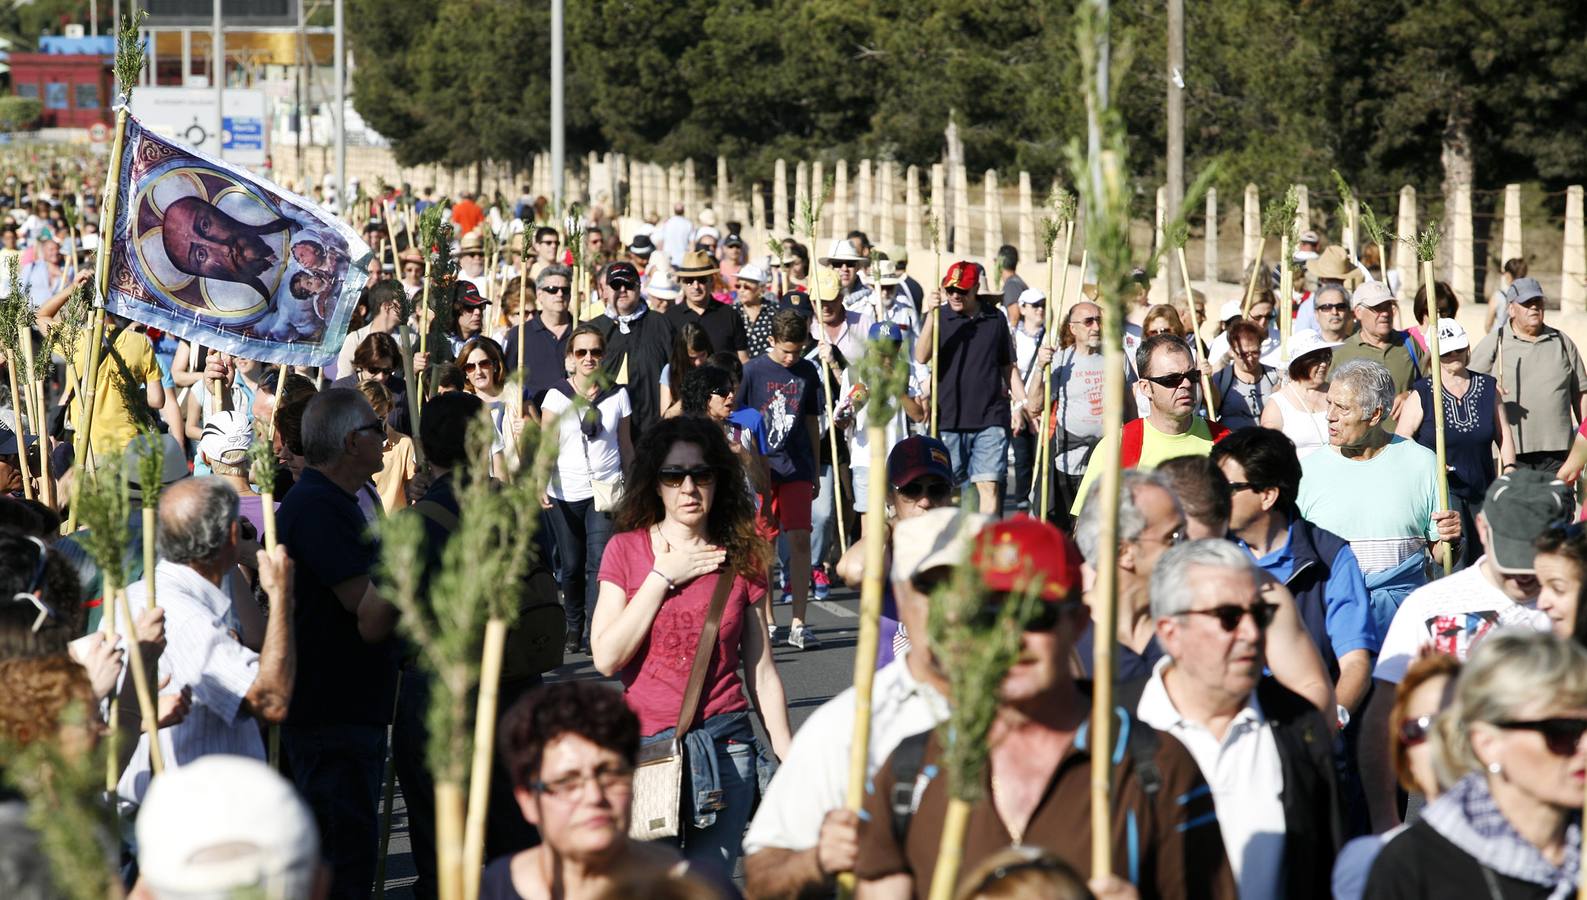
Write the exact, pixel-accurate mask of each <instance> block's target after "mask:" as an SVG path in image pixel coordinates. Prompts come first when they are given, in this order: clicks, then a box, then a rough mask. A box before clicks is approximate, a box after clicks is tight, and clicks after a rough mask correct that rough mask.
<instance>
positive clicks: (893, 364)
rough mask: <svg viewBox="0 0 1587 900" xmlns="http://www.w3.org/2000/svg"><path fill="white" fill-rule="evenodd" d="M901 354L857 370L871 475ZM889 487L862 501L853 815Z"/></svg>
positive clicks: (846, 884) (885, 348)
mask: <svg viewBox="0 0 1587 900" xmlns="http://www.w3.org/2000/svg"><path fill="white" fill-rule="evenodd" d="M900 352H901V351H900V348H898V347H896V346H894V345H893V344H891V343H890V342H888V341H880V340H879V341H870V342H869V347H867V348H866V351H865V356H864V358H862V359H861V360H860V361H859V363H858V366H857V367H856V370H855V371H856V373H857V376H858V382H859V383H860V384H862V385H864V386H865V389H866V396H865V397H864V398H863V400H862V401H861V402H863V403H864V405H865V408H866V418H865V425H866V428H865V431H866V437H867V438H868V439H869V440H868V443H869V445H870V446H869V450H870V454H871V471H872V472H875V473H878V474H880V473H882V472H885V471H887V451H888V449H889V448H888V447H887V423H888V422H890V421H892V419H893V416H894V415H895V413H896V411H897V409H898V403H899V398H900V397H902V396H903V394H904V392H905V390H906V389H907V388H908V386H909V366H908V365H907V363H906V364H903V365H900V362H901V360H899V358H898V354H899V353H900ZM886 554H887V482H886V481H885V480H883V479H882V478H872V479H871V480H870V483H869V485H868V487H867V490H866V499H865V577H864V579H863V580H862V581H861V582H860V636H859V642H858V643H857V644H856V645H855V648H854V740H853V741H852V742H851V743H850V744H849V785H848V791H847V794H846V795H845V797H844V806H845V808H847V809H850V810H853V811H855V812H859V811H860V807H861V806H862V804H864V802H865V782H866V780H867V778H868V777H869V768H870V766H869V760H870V743H871V692H872V686H873V685H874V684H875V678H876V653H877V649H878V646H879V644H880V642H881V618H882V588H883V579H884V578H885V577H886V572H887V569H886V563H885V559H886ZM838 888H839V891H840V893H841V894H843V895H845V896H848V895H851V894H852V893H853V890H854V873H853V872H845V873H843V874H842V875H839V876H838Z"/></svg>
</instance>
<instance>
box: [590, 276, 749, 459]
mask: <svg viewBox="0 0 1587 900" xmlns="http://www.w3.org/2000/svg"><path fill="white" fill-rule="evenodd" d="M606 283H607V285H608V286H610V287H611V289H612V305H611V307H610V308H609V309H607V311H606V314H605V315H603V316H596V317H595V318H594V319H591V320H590V324H592V325H594V326H595V327H596V328H599V329H600V330H601V334H603V335H605V336H606V356H605V357H603V358H602V360H601V365H602V368H604V369H605V370H606V371H607V372H608V373H610V374H611V376H612V377H613V378H614V379H615V380H616V382H617V383H618V384H621V385H626V386H627V387H628V397H629V400H630V401H632V403H633V404H634V413H633V416H632V417H630V418H629V420H628V427H629V430H630V431H631V432H632V433H633V437H634V442H635V444H637V443H638V442H639V437H640V435H642V434H644V433H645V429H646V428H648V427H650V426H652V425H654V424H656V422H658V421H660V420H661V368H662V366H665V365H666V364H667V359H668V358H669V357H670V356H671V354H672V336H673V334H674V331H673V325H672V323H671V322H669V321H667V319H666V317H665V316H662V315H661V314H660V313H656V312H654V311H652V310H651V309H650V307H648V306H646V305H645V300H644V298H643V297H641V296H640V295H639V273H638V271H637V270H635V269H634V267H633V264H631V263H626V262H619V263H613V264H612V265H611V266H609V267H608V268H607V271H606ZM722 309H723V310H724V311H726V312H727V314H728V315H730V316H731V315H733V311H732V310H731V309H729V308H728V307H725V306H724V307H722Z"/></svg>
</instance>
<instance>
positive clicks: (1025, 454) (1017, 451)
mask: <svg viewBox="0 0 1587 900" xmlns="http://www.w3.org/2000/svg"><path fill="white" fill-rule="evenodd" d="M1009 444H1010V445H1011V446H1013V448H1014V507H1015V509H1019V510H1025V509H1029V508H1030V507H1031V506H1032V500H1031V494H1032V491H1034V490H1035V488H1036V484H1037V478H1036V432H1035V430H1034V429H1032V428H1027V429H1025V430H1024V431H1022V432H1020V433H1019V434H1016V435H1013V436H1011V437H1010V438H1009Z"/></svg>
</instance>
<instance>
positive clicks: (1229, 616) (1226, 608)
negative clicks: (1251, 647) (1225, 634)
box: [1185, 601, 1278, 632]
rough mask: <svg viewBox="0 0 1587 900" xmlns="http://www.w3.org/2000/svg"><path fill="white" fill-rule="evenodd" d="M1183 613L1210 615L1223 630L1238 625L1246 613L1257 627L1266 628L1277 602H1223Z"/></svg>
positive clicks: (1275, 612) (1229, 629)
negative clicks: (1247, 604) (1237, 603)
mask: <svg viewBox="0 0 1587 900" xmlns="http://www.w3.org/2000/svg"><path fill="white" fill-rule="evenodd" d="M1185 613H1186V614H1187V615H1197V616H1211V617H1212V618H1215V619H1217V620H1218V625H1219V626H1221V627H1222V628H1223V630H1224V631H1230V632H1232V631H1234V630H1235V629H1236V628H1239V627H1240V620H1241V619H1243V618H1245V614H1246V613H1250V614H1251V621H1252V622H1255V623H1256V627H1257V628H1266V627H1267V626H1268V625H1271V624H1272V623H1273V616H1274V615H1276V614H1277V613H1278V604H1276V603H1263V602H1261V601H1258V602H1256V603H1253V604H1251V605H1250V606H1236V605H1234V604H1233V603H1225V604H1223V605H1222V606H1214V607H1213V608H1211V609H1187V610H1185Z"/></svg>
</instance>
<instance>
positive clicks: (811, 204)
mask: <svg viewBox="0 0 1587 900" xmlns="http://www.w3.org/2000/svg"><path fill="white" fill-rule="evenodd" d="M813 192H814V191H812V193H813ZM799 216H800V218H801V219H802V220H803V223H804V226H805V235H806V236H807V237H808V238H809V240H810V246H811V247H814V246H815V245H816V227H817V226H818V225H819V224H820V222H821V198H820V197H816V198H806V199H805V208H804V209H803V210H801V211H800V213H799ZM820 274H821V273H820V272H819V271H817V272H811V273H810V308H811V309H812V310H814V311H815V317H814V319H813V321H814V323H815V327H816V334H817V336H818V338H819V339H820V341H821V346H822V347H825V348H826V349H827V353H826V354H820V353H818V354H816V355H817V356H819V357H820V358H821V396H822V397H824V398H825V399H826V407H827V439H828V443H829V444H830V445H831V446H830V450H831V453H832V518H833V519H834V520H836V522H837V525H838V547H839V551H838V552H839V553H840V554H841V553H842V552H843V551H844V550H847V549H848V547H849V536H848V529H847V528H846V527H845V526H844V524H843V473H842V471H841V469H839V467H838V423H837V419H836V417H835V416H834V414H833V410H835V409H836V408H837V402H836V401H835V400H834V399H833V397H832V394H833V391H834V389H835V387H836V383H835V382H834V381H833V379H832V364H831V363H830V362H828V360H827V356H828V355H830V353H831V349H832V341H831V339H830V338H828V337H827V326H826V323H825V322H822V321H821V278H820ZM811 449H812V450H814V448H811ZM816 457H817V458H816V469H817V473H816V475H817V477H818V478H819V477H820V471H819V470H820V468H821V460H820V453H819V452H817V453H816ZM810 564H811V565H812V566H819V565H820V564H821V563H820V561H819V560H814V559H812V560H811V561H810ZM790 583H792V582H791V576H790Z"/></svg>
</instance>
